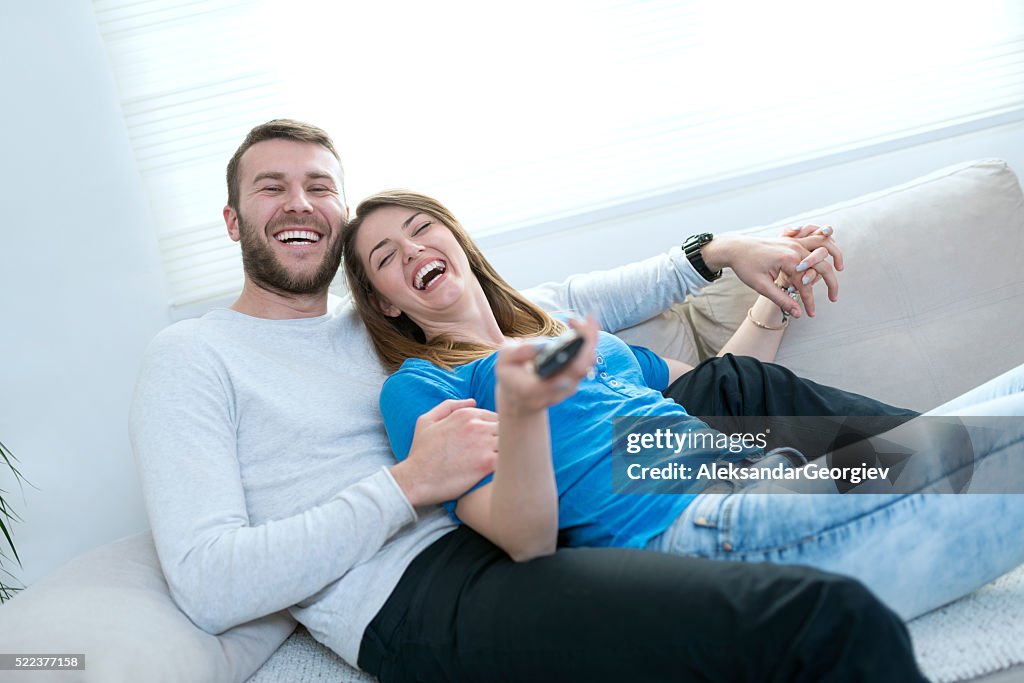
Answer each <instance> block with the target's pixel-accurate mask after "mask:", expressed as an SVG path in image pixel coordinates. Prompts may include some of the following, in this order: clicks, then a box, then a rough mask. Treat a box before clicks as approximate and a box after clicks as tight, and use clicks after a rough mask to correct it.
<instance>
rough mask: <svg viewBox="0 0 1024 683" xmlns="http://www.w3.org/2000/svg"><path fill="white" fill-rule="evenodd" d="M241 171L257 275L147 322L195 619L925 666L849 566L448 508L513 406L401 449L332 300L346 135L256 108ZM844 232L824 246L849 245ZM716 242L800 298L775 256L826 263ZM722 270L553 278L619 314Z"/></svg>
mask: <svg viewBox="0 0 1024 683" xmlns="http://www.w3.org/2000/svg"><path fill="white" fill-rule="evenodd" d="M227 176H228V206H227V207H226V208H225V209H224V218H225V222H226V224H227V228H228V233H229V235H230V236H231V238H232V239H234V240H237V241H240V242H241V246H242V255H243V263H244V266H245V273H246V277H245V285H244V288H243V291H242V294H241V295H240V296H239V298H238V300H237V301H236V302H235V303H234V305H233V306H232V309H231V310H217V311H213V312H211V313H209V314H207V315H206V316H204V317H203V318H201V319H199V320H188V321H184V322H181V323H178V324H176V325H174V326H172V327H170V328H168V329H167V330H165V331H163V332H162V333H161V334H160V335H159V336H158V337H157V338H156V339H155V340H154V342H153V344H152V345H151V347H150V349H149V351H148V352H147V356H146V359H145V361H144V365H143V368H142V371H141V374H140V378H139V383H138V386H137V390H136V396H135V401H134V404H133V409H132V416H131V427H132V443H133V448H134V450H135V453H136V457H137V458H138V462H139V467H140V473H141V477H142V483H143V490H144V494H145V498H146V502H147V507H148V510H149V515H150V521H151V525H152V528H153V536H154V539H155V541H156V545H157V550H158V552H159V556H160V562H161V566H162V568H163V570H164V573H165V575H166V577H167V581H168V584H169V586H170V589H171V592H172V594H173V595H174V597H175V599H176V600H177V601H178V604H179V605H180V606H181V608H182V610H183V611H184V612H185V613H186V614H188V616H189V617H190V618H191V619H192V620H193V621H194V622H195V623H196V624H197V625H199V626H200V627H201V628H203V629H205V630H207V631H210V632H214V633H217V632H221V631H224V630H226V629H228V628H231V627H232V626H235V625H237V624H240V623H243V622H245V621H249V620H252V619H255V618H258V617H261V616H263V615H267V614H270V613H273V612H276V611H279V610H283V609H287V610H289V611H290V612H291V614H292V615H293V616H294V617H295V618H296V619H297V620H298V621H300V622H302V623H303V624H305V625H306V627H307V628H308V629H309V630H310V632H311V633H312V634H313V635H314V637H316V638H317V639H318V640H319V641H321V642H323V643H324V644H326V645H327V646H329V647H330V648H331V649H333V650H334V651H336V652H337V653H338V654H340V655H341V656H342V657H343V658H344V659H346V660H347V661H348V662H350V663H352V664H354V665H359V666H361V667H363V668H365V669H367V670H369V671H371V672H373V673H374V674H376V675H378V676H379V677H380V678H381V679H382V680H385V681H388V680H406V679H412V678H413V677H416V679H417V680H460V681H461V680H480V681H496V680H562V681H565V680H575V679H578V680H588V681H589V680H624V679H628V680H669V679H676V678H687V677H690V676H693V677H701V678H710V679H715V680H719V679H720V680H732V679H737V680H742V679H759V678H761V677H763V675H764V672H765V671H766V670H768V671H771V672H773V675H774V676H776V677H777V678H778V679H779V680H820V679H822V678H825V677H828V676H832V677H833V678H834V679H836V680H838V679H839V678H840V677H842V676H846V677H848V678H850V679H851V680H861V679H868V678H870V679H872V680H886V677H888V678H891V679H892V680H915V679H920V674H918V673H917V671H916V667H915V665H914V662H913V657H912V653H911V651H910V645H909V638H908V636H907V634H906V631H905V629H904V628H903V625H902V624H901V623H900V622H899V620H898V619H896V618H895V616H894V615H893V614H892V613H891V612H889V611H888V610H887V609H885V608H884V607H883V606H881V605H880V604H879V603H878V602H877V601H875V599H874V598H873V597H872V596H870V595H869V594H868V593H867V591H866V590H865V589H863V588H862V587H861V586H860V585H859V584H856V583H855V582H851V581H848V580H846V579H842V578H839V577H834V576H829V575H826V574H822V573H819V572H814V571H811V570H804V569H800V568H785V567H773V566H770V565H764V566H755V567H742V566H739V565H732V564H712V563H708V562H705V561H703V560H699V559H685V558H676V557H669V556H664V555H660V554H657V553H649V552H645V551H633V550H617V549H572V550H568V549H567V550H560V551H558V552H557V553H555V554H554V555H552V556H550V557H546V558H542V559H540V560H536V561H533V562H528V563H520V564H517V563H513V562H511V560H509V558H508V557H507V556H505V555H504V553H502V552H501V551H500V550H498V549H497V548H495V547H494V546H493V545H491V544H489V543H488V542H486V541H485V540H484V539H482V538H481V537H480V536H478V535H476V534H474V533H473V532H472V531H471V530H468V529H466V528H458V529H455V530H453V529H454V526H453V523H452V522H451V521H450V520H449V519H448V518H447V516H446V515H445V514H444V512H443V511H442V510H441V509H440V508H439V507H438V505H437V504H438V503H440V502H442V501H444V500H449V499H452V498H455V497H457V496H458V495H460V494H461V493H462V492H464V491H465V490H467V489H468V488H470V486H471V485H472V484H473V483H475V482H476V481H478V480H479V479H480V478H481V477H482V476H483V475H484V474H486V473H488V472H490V471H491V470H492V469H493V466H494V462H495V458H496V449H497V444H496V429H495V419H496V418H495V416H494V415H493V414H491V413H488V412H486V411H483V410H479V409H476V408H475V407H473V406H472V402H471V401H449V402H446V403H444V404H441V405H440V406H438V407H437V408H435V409H434V410H432V411H430V412H429V413H427V414H426V415H424V416H423V417H422V418H421V420H420V422H419V423H418V425H417V429H416V435H415V438H414V441H413V445H412V449H411V451H410V456H409V458H408V459H407V460H406V461H403V462H402V463H400V464H395V462H394V460H393V458H392V456H391V453H390V450H389V447H388V442H387V438H386V435H385V434H384V432H383V429H382V427H381V423H380V418H379V413H378V409H377V397H378V392H379V389H380V386H381V383H382V382H383V380H384V373H383V371H382V370H381V368H380V366H379V364H378V363H377V360H376V358H375V356H374V354H373V351H372V350H371V348H370V344H369V342H368V339H367V337H366V335H365V332H364V330H363V329H362V328H361V326H360V324H359V322H358V320H357V318H356V316H355V314H354V313H353V311H352V310H351V309H350V307H348V306H343V307H342V308H340V309H339V310H338V311H335V312H333V313H328V311H327V286H328V283H329V282H330V280H331V278H332V276H333V275H334V273H335V271H336V269H337V267H338V263H339V260H340V253H339V249H338V245H339V243H340V241H339V232H340V229H341V226H342V225H343V223H344V221H345V220H346V218H347V215H348V209H347V206H346V204H345V201H344V194H343V189H342V170H341V164H340V161H339V159H338V155H337V153H336V152H335V150H334V147H333V145H332V143H331V141H330V139H329V138H328V137H327V135H326V134H325V133H324V132H323V131H321V130H320V129H318V128H315V127H313V126H309V125H308V124H302V123H298V122H294V121H287V120H281V121H272V122H270V123H268V124H264V125H262V126H258V127H256V128H255V129H253V131H251V132H250V134H249V136H248V137H247V138H246V140H245V141H244V142H243V143H242V145H241V146H240V147H239V149H238V151H237V152H236V154H235V156H234V157H233V158H232V159H231V162H230V163H229V165H228V173H227ZM826 241H827V240H825V239H819V240H818V242H814V243H812V244H811V245H810V246H814V245H815V244H821V245H822V246H827V247H831V248H832V250H833V252H834V253H837V252H835V250H834V246H832V245H826V244H825V243H826ZM697 254H698V255H701V256H703V260H704V262H705V263H704V264H703V266H702V267H705V268H708V269H711V270H718V269H720V268H722V267H725V266H731V267H732V268H733V269H735V270H736V271H737V273H738V274H740V276H741V277H743V278H744V279H745V280H746V281H747V282H749V283H751V284H753V285H755V286H757V287H758V289H760V290H762V291H764V292H765V293H766V294H769V295H772V296H774V297H776V300H778V301H779V303H781V304H783V305H785V306H794V305H795V303H794V302H793V301H792V300H790V299H789V298H788V297H786V296H784V294H783V293H780V292H778V291H775V290H776V288H775V286H774V284H773V279H774V276H775V275H776V274H777V273H778V271H779V270H780V269H786V270H787V272H794V271H795V269H796V266H797V264H798V263H801V262H804V263H809V264H811V265H812V266H814V267H815V269H816V270H818V272H822V274H823V276H824V275H825V274H826V273H828V277H827V278H826V279H829V280H831V269H830V267H826V266H827V263H825V261H824V260H823V259H824V256H823V255H822V254H821V253H818V251H817V249H816V250H815V251H810V250H808V249H807V248H806V246H805V244H804V243H801V242H798V241H796V240H782V239H780V240H753V239H751V240H741V239H716V240H712V241H711V242H709V243H707V244H704V245H703V246H702V247H701V248H699V250H698V252H697ZM691 255H692V254H691ZM826 255H827V254H826ZM698 265H700V264H699V261H698ZM704 284H706V281H705V280H704V279H703V278H701V277H700V276H699V275H698V274H697V272H696V271H695V270H694V267H693V266H692V265H691V261H690V260H688V259H687V257H686V256H685V255H684V254H683V253H682V252H681V251H680V250H678V249H677V250H675V252H674V253H673V254H671V255H663V256H659V257H656V258H653V259H649V260H647V261H645V262H643V263H640V264H634V265H632V266H627V267H625V268H621V269H618V270H616V271H612V272H610V273H604V274H596V275H590V276H579V277H577V278H575V279H574V280H573V281H572V286H571V287H568V286H564V285H562V286H551V287H548V288H547V289H546V290H544V291H541V292H538V293H537V294H538V297H539V299H540V300H542V301H544V302H545V303H546V305H549V306H558V307H559V308H562V309H565V308H571V309H575V310H598V311H600V312H601V318H602V320H601V322H602V323H603V324H604V326H606V327H608V328H610V329H618V328H620V327H622V326H624V325H626V324H629V323H634V322H638V321H639V320H641V319H643V318H645V317H650V316H651V315H653V314H654V313H655V312H657V311H658V310H660V309H662V308H664V307H666V306H667V305H668V304H670V303H671V302H672V301H673V300H675V299H678V298H680V297H682V296H684V295H685V294H686V293H687V292H688V291H696V290H697V289H699V288H700V287H701V286H702V285H704ZM833 284H834V283H833V282H830V290H832V289H833V286H832V285H833ZM620 292H627V293H628V292H643V297H642V300H641V301H638V300H633V299H632V298H630V297H628V295H627V296H622V295H620V294H619V293H620ZM805 301H806V302H808V303H810V300H809V298H805ZM809 308H810V307H809Z"/></svg>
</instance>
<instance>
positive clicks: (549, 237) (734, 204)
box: [480, 121, 1024, 287]
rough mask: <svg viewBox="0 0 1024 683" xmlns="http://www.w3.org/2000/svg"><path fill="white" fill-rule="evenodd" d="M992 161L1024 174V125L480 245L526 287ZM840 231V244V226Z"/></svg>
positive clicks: (489, 239)
mask: <svg viewBox="0 0 1024 683" xmlns="http://www.w3.org/2000/svg"><path fill="white" fill-rule="evenodd" d="M992 157H996V158H1001V159H1005V160H1006V161H1008V162H1009V163H1010V166H1011V168H1013V169H1014V170H1015V171H1016V172H1017V173H1018V175H1019V176H1021V177H1024V121H1018V122H1016V123H1011V124H1006V125H1001V126H998V127H994V128H989V129H987V130H983V131H979V132H974V133H969V134H962V135H958V136H956V137H951V138H948V139H944V140H940V141H932V142H927V143H922V144H917V145H914V146H911V147H907V148H904V149H900V150H897V151H890V152H887V153H882V154H878V155H875V156H871V157H868V158H862V159H858V160H855V161H847V162H843V163H836V164H834V165H831V166H827V167H824V168H819V169H817V170H813V171H810V172H803V173H798V174H795V175H791V176H788V177H784V178H780V179H777V180H772V181H770V182H762V183H759V184H756V185H751V186H748V187H746V188H744V189H742V190H732V191H728V192H722V193H719V194H715V195H711V196H706V197H702V198H700V199H693V200H690V201H679V202H674V203H667V204H665V203H661V204H659V206H658V208H656V209H651V210H646V211H645V210H642V209H641V210H638V211H637V212H636V213H633V214H630V215H625V216H622V215H611V216H610V217H602V216H601V214H600V212H597V213H596V214H594V215H591V216H589V217H588V218H587V219H585V220H580V219H576V220H572V221H554V222H552V223H551V224H549V225H546V226H538V227H537V228H536V229H532V230H528V231H527V232H528V233H529V237H528V238H527V239H517V238H516V236H514V235H493V236H488V237H483V238H481V239H480V243H481V245H482V246H483V248H484V251H485V252H486V253H487V255H488V257H489V258H490V259H491V260H492V262H493V263H494V265H495V267H496V268H497V269H498V271H499V272H501V273H502V275H504V276H505V277H506V278H507V279H508V280H509V282H511V283H512V284H514V285H515V286H517V287H528V286H530V285H533V284H536V283H538V282H542V281H545V280H559V279H562V278H563V277H565V276H567V275H570V274H572V273H575V272H579V271H583V270H591V269H595V268H609V267H612V266H615V265H619V264H621V263H625V262H627V261H631V260H636V259H640V258H644V257H646V256H649V255H651V254H652V253H653V251H652V249H655V248H661V247H662V246H664V247H665V248H666V249H667V248H668V247H669V246H671V245H674V244H679V243H681V242H682V241H683V239H685V238H686V237H687V236H688V235H691V234H693V233H695V232H705V231H710V232H728V231H730V230H739V229H742V228H748V227H752V226H756V225H767V224H769V223H774V222H775V221H777V220H782V219H784V218H786V217H787V216H791V215H794V214H798V213H801V212H804V211H807V210H810V209H815V208H817V207H821V206H825V205H828V204H831V203H834V202H837V201H842V200H845V199H851V198H853V197H857V196H859V195H862V194H866V193H868V192H874V191H876V190H881V189H884V188H886V187H889V186H892V185H896V184H899V183H903V182H906V181H908V180H911V179H913V178H916V177H918V176H921V175H925V174H927V173H930V172H932V171H934V170H937V169H939V168H942V167H944V166H951V165H953V164H958V163H961V162H964V161H970V160H973V159H982V158H992ZM609 172H614V169H609ZM608 213H609V214H613V213H614V212H612V211H609V212H608ZM836 229H837V231H838V232H837V237H838V239H839V241H840V244H841V243H842V226H836Z"/></svg>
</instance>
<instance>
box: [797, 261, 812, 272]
mask: <svg viewBox="0 0 1024 683" xmlns="http://www.w3.org/2000/svg"><path fill="white" fill-rule="evenodd" d="M809 267H810V266H808V265H807V264H806V263H801V264H800V265H798V266H797V267H796V272H798V273H802V272H804V271H805V270H807V269H808V268H809Z"/></svg>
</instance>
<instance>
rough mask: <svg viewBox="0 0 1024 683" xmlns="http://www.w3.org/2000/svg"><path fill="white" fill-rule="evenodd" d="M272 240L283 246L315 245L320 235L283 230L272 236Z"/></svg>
mask: <svg viewBox="0 0 1024 683" xmlns="http://www.w3.org/2000/svg"><path fill="white" fill-rule="evenodd" d="M274 239H276V240H277V241H278V242H283V243H284V244H316V243H317V242H319V241H320V235H318V234H316V233H315V232H313V231H311V230H284V231H282V232H279V233H277V234H276V235H274Z"/></svg>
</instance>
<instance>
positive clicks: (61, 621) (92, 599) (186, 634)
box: [0, 533, 295, 683]
mask: <svg viewBox="0 0 1024 683" xmlns="http://www.w3.org/2000/svg"><path fill="white" fill-rule="evenodd" d="M294 628H295V621H294V620H293V619H292V618H291V616H289V615H288V614H287V613H284V612H281V613H278V614H274V615H271V616H268V617H265V618H263V619H259V620H257V621H253V622H250V623H248V624H243V625H241V626H238V627H236V628H233V629H231V630H229V631H227V632H225V633H222V634H221V635H219V636H214V635H210V634H208V633H206V632H205V631H202V630H200V629H199V628H197V627H196V626H195V625H194V624H193V623H192V622H191V621H189V619H188V617H186V616H185V615H184V614H183V613H182V612H181V611H180V610H179V609H178V607H177V606H176V605H175V604H174V601H173V600H172V599H171V596H170V593H169V592H168V589H167V583H166V581H164V577H163V574H162V573H161V572H160V565H159V562H158V561H157V556H156V550H155V548H154V547H153V539H152V537H151V536H150V535H149V533H145V534H139V535H136V536H130V537H127V538H123V539H120V540H118V541H114V542H113V543H108V544H107V545H104V546H102V547H100V548H97V549H95V550H93V551H91V552H89V553H87V554H85V555H82V556H80V557H77V558H75V559H73V560H72V561H71V562H69V563H68V564H66V565H64V566H63V567H61V568H60V569H58V570H57V571H55V572H54V573H52V574H50V575H49V576H47V577H46V578H43V579H40V580H39V581H37V582H36V583H34V584H33V585H32V586H30V587H29V588H28V589H26V590H25V591H23V592H21V593H20V594H18V595H17V596H16V597H15V598H14V599H12V600H11V601H10V602H9V603H6V604H4V606H3V607H2V608H0V643H3V648H2V649H3V651H4V652H7V653H24V654H29V653H31V654H58V653H75V654H84V655H85V669H84V670H82V671H22V672H11V671H5V672H4V680H5V681H12V683H13V682H17V681H26V682H29V683H44V682H46V683H48V682H50V681H54V682H60V681H76V683H83V682H84V683H118V682H121V681H123V682H124V683H137V682H138V681H147V682H149V681H153V682H160V681H167V682H168V683H170V682H172V681H174V682H179V681H189V683H202V682H204V681H209V682H210V683H215V682H216V683H221V682H223V681H244V680H246V679H247V678H248V677H249V676H251V675H252V673H253V672H254V671H256V670H257V669H258V668H259V667H260V666H261V665H262V664H263V662H264V661H266V660H267V658H268V657H270V655H271V654H273V652H274V651H275V650H276V649H277V648H278V647H279V646H280V645H281V643H283V642H284V641H285V639H286V638H287V637H288V635H289V634H290V633H291V632H292V630H293V629H294Z"/></svg>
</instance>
